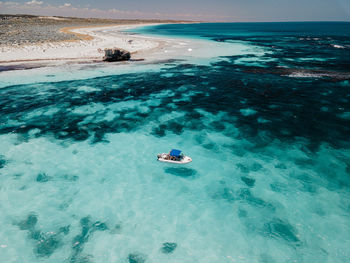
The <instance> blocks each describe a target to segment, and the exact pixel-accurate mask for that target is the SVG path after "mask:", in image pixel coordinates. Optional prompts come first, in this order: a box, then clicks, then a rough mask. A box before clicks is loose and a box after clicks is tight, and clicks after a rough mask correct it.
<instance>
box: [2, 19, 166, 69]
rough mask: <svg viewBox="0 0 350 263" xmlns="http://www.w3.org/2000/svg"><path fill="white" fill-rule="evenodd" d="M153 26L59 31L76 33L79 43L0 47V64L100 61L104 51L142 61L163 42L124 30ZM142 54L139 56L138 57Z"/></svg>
mask: <svg viewBox="0 0 350 263" xmlns="http://www.w3.org/2000/svg"><path fill="white" fill-rule="evenodd" d="M146 25H156V24H149V23H148V24H134V25H103V26H92V27H86V26H85V27H69V28H62V31H63V32H65V33H73V34H76V35H77V36H78V37H79V38H81V39H80V40H74V41H61V42H48V43H39V44H28V45H23V46H5V47H0V65H6V64H17V63H25V62H54V61H57V60H59V61H62V60H63V61H64V60H67V61H69V60H73V61H99V60H102V58H103V56H104V52H103V49H105V48H113V47H116V48H123V49H126V50H128V51H130V52H131V53H132V57H133V58H135V59H141V58H144V57H142V56H145V54H146V53H147V51H151V50H155V49H157V48H158V47H160V46H162V45H163V44H164V43H163V41H162V40H160V39H156V38H151V37H145V36H141V35H133V34H127V33H125V32H122V31H125V30H128V29H131V28H135V27H140V26H146ZM141 54H142V55H141Z"/></svg>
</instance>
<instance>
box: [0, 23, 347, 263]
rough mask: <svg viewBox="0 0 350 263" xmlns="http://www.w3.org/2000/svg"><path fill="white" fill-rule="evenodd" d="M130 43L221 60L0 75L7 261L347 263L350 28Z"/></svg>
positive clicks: (209, 32) (206, 34)
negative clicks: (194, 44)
mask: <svg viewBox="0 0 350 263" xmlns="http://www.w3.org/2000/svg"><path fill="white" fill-rule="evenodd" d="M133 32H134V33H138V34H147V35H154V36H157V37H167V38H169V37H170V38H172V39H173V41H174V42H177V41H179V42H181V39H187V40H191V39H192V40H193V41H201V43H208V45H210V47H211V48H208V49H205V50H202V51H200V52H199V53H195V52H196V50H195V49H193V51H192V49H189V52H188V54H187V53H186V56H179V57H176V58H174V59H171V60H166V61H157V62H156V63H154V64H137V63H136V64H135V65H133V66H126V67H124V68H123V67H121V66H118V67H116V66H113V65H111V66H105V65H103V66H102V65H101V64H96V65H81V66H79V67H75V66H71V65H67V66H64V67H57V68H55V67H49V68H40V69H29V70H24V71H22V70H18V71H12V72H1V73H0V211H1V213H0V226H1V227H0V262H26V263H29V262H55V263H56V262H71V263H78V262H93V263H97V262H101V263H102V262H103V263H106V262H130V263H141V262H162V263H163V262H181V263H185V262H189V263H193V262H201V263H205V262H208V263H213V262H267V263H272V262H278V263H280V262H311V263H313V262H349V258H350V250H349V247H350V138H349V135H350V23H345V22H344V23H342V22H332V23H331V22H308V23H226V24H225V23H224V24H223V23H215V24H205V23H203V24H176V25H158V26H148V27H143V28H138V29H135V30H133ZM221 50H223V52H222V53H221ZM219 51H220V52H219ZM191 52H192V53H191ZM191 54H193V55H191ZM199 58H200V59H199ZM172 148H176V149H181V150H183V151H184V152H185V154H186V155H189V156H190V157H192V159H193V162H192V163H190V164H188V165H174V164H173V165H169V164H164V163H160V162H157V160H156V155H157V153H161V152H168V151H169V150H170V149H172Z"/></svg>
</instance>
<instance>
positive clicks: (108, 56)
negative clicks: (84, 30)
mask: <svg viewBox="0 0 350 263" xmlns="http://www.w3.org/2000/svg"><path fill="white" fill-rule="evenodd" d="M104 52H105V56H104V57H103V61H108V62H114V61H125V60H130V58H131V54H130V52H129V51H127V50H124V49H121V48H106V49H105V50H104Z"/></svg>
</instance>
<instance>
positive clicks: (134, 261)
mask: <svg viewBox="0 0 350 263" xmlns="http://www.w3.org/2000/svg"><path fill="white" fill-rule="evenodd" d="M128 260H129V263H145V262H146V256H145V255H143V254H139V253H131V254H129V256H128Z"/></svg>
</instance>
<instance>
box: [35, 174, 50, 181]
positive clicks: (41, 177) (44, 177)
mask: <svg viewBox="0 0 350 263" xmlns="http://www.w3.org/2000/svg"><path fill="white" fill-rule="evenodd" d="M50 179H51V177H50V176H48V175H47V174H46V173H40V174H38V176H37V177H36V181H37V182H39V183H46V182H48V181H50Z"/></svg>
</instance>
